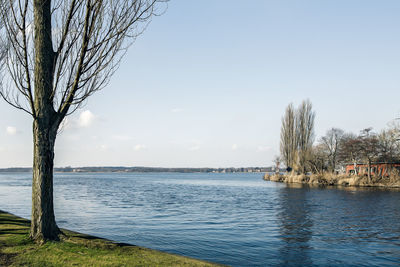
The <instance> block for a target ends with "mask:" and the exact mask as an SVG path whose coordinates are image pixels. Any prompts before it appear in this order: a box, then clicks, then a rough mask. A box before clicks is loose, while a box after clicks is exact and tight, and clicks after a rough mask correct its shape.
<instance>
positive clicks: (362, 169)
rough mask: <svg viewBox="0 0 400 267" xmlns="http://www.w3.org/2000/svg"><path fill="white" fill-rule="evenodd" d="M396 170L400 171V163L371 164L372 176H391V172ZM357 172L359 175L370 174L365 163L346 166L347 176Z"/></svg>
mask: <svg viewBox="0 0 400 267" xmlns="http://www.w3.org/2000/svg"><path fill="white" fill-rule="evenodd" d="M393 169H396V170H397V171H400V162H392V163H385V162H373V163H371V175H378V176H389V174H390V171H392V170H393ZM356 172H357V174H358V175H367V174H368V164H365V163H356V164H354V163H349V164H346V174H347V175H352V174H355V173H356Z"/></svg>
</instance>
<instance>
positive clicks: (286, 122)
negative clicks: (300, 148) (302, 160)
mask: <svg viewBox="0 0 400 267" xmlns="http://www.w3.org/2000/svg"><path fill="white" fill-rule="evenodd" d="M280 151H281V156H282V160H283V161H284V163H285V165H286V167H287V168H288V169H294V168H295V165H296V160H297V154H296V153H297V147H296V112H295V109H294V107H293V104H289V105H288V106H287V107H286V110H285V115H284V116H283V118H282V126H281V142H280Z"/></svg>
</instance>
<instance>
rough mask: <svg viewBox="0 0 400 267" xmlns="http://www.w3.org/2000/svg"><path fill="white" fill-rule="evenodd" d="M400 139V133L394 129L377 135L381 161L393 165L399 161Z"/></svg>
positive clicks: (391, 128) (385, 130)
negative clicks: (392, 163)
mask: <svg viewBox="0 0 400 267" xmlns="http://www.w3.org/2000/svg"><path fill="white" fill-rule="evenodd" d="M399 137H400V132H399V130H398V129H397V128H394V127H390V128H389V129H384V130H382V131H381V132H380V133H379V134H378V135H377V138H378V149H379V160H380V161H383V162H385V163H391V162H395V161H398V160H399V157H400V154H399V152H400V151H399V145H400V144H399Z"/></svg>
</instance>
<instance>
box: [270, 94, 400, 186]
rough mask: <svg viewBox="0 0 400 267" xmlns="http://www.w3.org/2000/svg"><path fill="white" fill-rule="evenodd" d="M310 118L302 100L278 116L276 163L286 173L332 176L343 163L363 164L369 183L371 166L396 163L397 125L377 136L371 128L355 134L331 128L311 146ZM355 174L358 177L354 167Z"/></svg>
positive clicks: (398, 159) (399, 159)
mask: <svg viewBox="0 0 400 267" xmlns="http://www.w3.org/2000/svg"><path fill="white" fill-rule="evenodd" d="M314 118H315V112H314V111H312V104H311V102H310V101H309V100H306V101H303V102H302V103H301V105H300V106H299V107H298V108H297V109H295V108H294V107H293V104H289V105H288V106H287V108H286V111H285V114H284V116H283V117H282V127H281V140H280V152H281V156H280V160H281V161H282V162H283V163H284V164H285V165H286V167H287V170H288V171H293V172H296V173H299V174H306V173H309V172H311V173H324V172H330V173H335V172H339V171H340V170H343V168H344V166H345V165H346V164H351V163H352V164H366V165H367V175H368V179H369V180H371V164H372V163H375V162H381V163H394V162H400V142H399V141H400V127H399V125H398V124H397V123H392V124H390V125H389V126H388V127H387V128H386V129H383V130H381V131H380V132H379V133H376V132H374V131H372V128H366V129H363V130H361V131H360V133H359V134H354V133H347V132H345V131H344V130H342V129H339V128H331V129H329V130H328V131H327V132H326V134H325V135H324V136H322V137H321V138H319V139H318V141H317V142H316V143H314V141H315V140H314V139H315V138H314ZM275 161H276V160H275ZM355 174H358V173H357V168H355ZM378 175H379V174H378Z"/></svg>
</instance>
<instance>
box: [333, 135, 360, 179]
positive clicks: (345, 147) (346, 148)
mask: <svg viewBox="0 0 400 267" xmlns="http://www.w3.org/2000/svg"><path fill="white" fill-rule="evenodd" d="M360 142H361V140H360V139H359V138H358V137H357V136H356V135H354V134H352V133H346V134H344V135H343V136H342V142H340V147H339V151H338V152H339V153H338V160H339V162H341V163H347V162H352V163H353V165H354V174H356V175H357V174H358V173H357V163H358V161H360V160H361V153H360Z"/></svg>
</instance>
